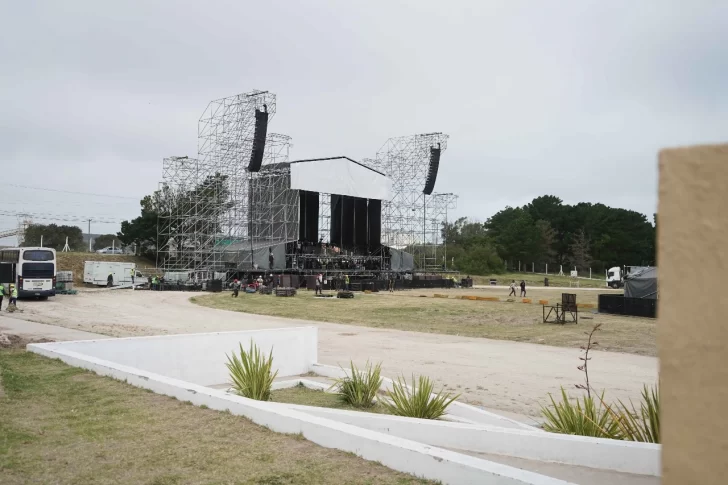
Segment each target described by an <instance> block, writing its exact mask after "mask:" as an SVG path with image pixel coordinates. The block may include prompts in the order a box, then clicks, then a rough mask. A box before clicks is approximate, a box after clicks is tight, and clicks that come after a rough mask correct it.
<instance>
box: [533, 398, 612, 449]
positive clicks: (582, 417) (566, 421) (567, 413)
mask: <svg viewBox="0 0 728 485" xmlns="http://www.w3.org/2000/svg"><path fill="white" fill-rule="evenodd" d="M603 398H604V392H602V394H601V396H599V397H598V400H595V399H594V398H592V397H591V396H583V397H581V398H580V399H576V400H575V401H574V402H572V401H571V400H570V399H569V396H567V395H566V391H565V390H564V388H563V387H562V388H561V399H562V400H561V402H556V400H554V397H553V396H552V395H551V394H549V399H551V406H548V407H544V406H541V412H542V414H543V416H544V417H545V418H546V421H545V422H544V425H543V429H544V430H546V431H550V432H552V433H562V434H573V435H579V436H592V437H595V438H610V439H621V433H620V428H619V426H618V425H617V423H616V422H615V421H614V420H613V419H612V417H613V413H612V412H611V411H610V409H609V406H607V405H606V404H604V400H603Z"/></svg>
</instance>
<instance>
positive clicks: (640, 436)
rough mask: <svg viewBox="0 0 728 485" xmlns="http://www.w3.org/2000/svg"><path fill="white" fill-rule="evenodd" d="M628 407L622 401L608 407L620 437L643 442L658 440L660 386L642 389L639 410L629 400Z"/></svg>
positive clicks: (655, 441) (656, 441)
mask: <svg viewBox="0 0 728 485" xmlns="http://www.w3.org/2000/svg"><path fill="white" fill-rule="evenodd" d="M629 404H630V406H629V407H628V406H627V405H625V404H624V403H623V402H622V401H619V404H618V405H616V406H614V408H610V414H611V417H612V420H613V421H614V423H615V424H616V425H617V427H618V428H619V432H620V434H621V437H622V439H624V440H628V441H641V442H644V443H659V442H660V388H659V386H655V387H652V388H648V387H647V386H646V385H645V386H644V388H643V389H642V402H641V403H640V409H639V411H638V410H637V409H636V408H635V406H634V404H633V403H632V401H631V400H630V402H629Z"/></svg>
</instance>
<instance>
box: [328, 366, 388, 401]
mask: <svg viewBox="0 0 728 485" xmlns="http://www.w3.org/2000/svg"><path fill="white" fill-rule="evenodd" d="M349 364H350V367H351V369H350V373H349V376H347V377H342V378H341V379H337V380H336V382H334V385H333V386H332V387H333V388H336V393H337V394H338V395H339V398H340V399H341V400H342V401H344V402H345V403H347V404H350V405H352V406H354V407H357V408H370V407H372V406H374V405H375V404H376V401H375V400H374V398H375V397H376V396H377V391H379V388H380V387H382V363H381V362H380V363H379V364H377V365H375V366H372V365H371V364H370V363H369V361H367V364H366V367H365V368H364V369H363V370H359V369H357V367H356V366H355V365H354V362H353V361H350V362H349Z"/></svg>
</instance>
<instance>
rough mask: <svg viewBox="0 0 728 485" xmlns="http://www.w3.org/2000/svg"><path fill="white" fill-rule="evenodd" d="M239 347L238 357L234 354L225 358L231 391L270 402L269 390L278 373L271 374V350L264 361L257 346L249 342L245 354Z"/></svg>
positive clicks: (241, 347)
mask: <svg viewBox="0 0 728 485" xmlns="http://www.w3.org/2000/svg"><path fill="white" fill-rule="evenodd" d="M239 345H240V357H239V358H238V356H237V355H235V353H233V355H232V357H231V356H227V358H228V361H227V364H225V365H227V368H228V370H229V371H230V379H232V381H233V383H232V385H233V390H234V391H235V393H236V394H238V395H240V396H243V397H247V398H250V399H256V400H258V401H268V400H270V388H271V386H272V385H273V379H275V378H276V376H277V375H278V371H276V372H275V373H272V372H271V369H272V367H273V349H271V351H270V354H268V358H267V359H266V358H265V356H264V355H263V353H262V352H261V351H260V349H259V348H258V346H257V345H255V344H254V343H253V341H252V340H251V341H250V350H248V351H247V352H246V351H245V350H244V349H243V344H239Z"/></svg>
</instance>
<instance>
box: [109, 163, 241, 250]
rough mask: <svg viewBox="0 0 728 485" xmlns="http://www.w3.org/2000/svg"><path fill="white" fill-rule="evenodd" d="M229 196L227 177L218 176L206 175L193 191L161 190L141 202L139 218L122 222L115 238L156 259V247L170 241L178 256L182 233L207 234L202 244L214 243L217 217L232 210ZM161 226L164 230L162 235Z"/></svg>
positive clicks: (167, 188) (165, 244)
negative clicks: (173, 244) (206, 242)
mask: <svg viewBox="0 0 728 485" xmlns="http://www.w3.org/2000/svg"><path fill="white" fill-rule="evenodd" d="M229 195H230V191H229V188H228V185H227V176H226V175H221V174H219V173H217V174H215V175H210V176H208V177H207V178H205V180H203V181H202V182H201V183H200V184H199V185H197V187H195V188H194V189H192V190H182V191H174V190H172V189H170V188H169V187H164V188H163V189H161V190H157V191H155V192H154V194H152V195H147V196H146V197H144V198H143V199H142V200H141V202H140V205H141V208H142V211H141V215H140V216H139V217H137V218H135V219H132V220H131V221H124V222H122V223H121V231H120V232H119V233H118V234H117V235H118V237H119V240H121V242H122V243H124V244H125V245H131V244H134V245H136V246H137V248H138V249H139V252H140V253H142V254H145V255H146V256H149V257H156V255H157V251H159V248H164V247H167V245H168V244H169V243H170V241H172V240H174V242H175V244H176V246H177V250H178V254H180V253H181V252H182V248H183V247H184V244H185V240H184V235H185V234H192V233H195V234H198V235H203V236H204V235H206V236H207V237H206V238H201V240H202V241H214V238H215V235H216V234H219V233H220V231H221V223H220V219H221V218H220V215H221V214H222V213H223V212H224V211H226V210H228V209H229V208H230V207H232V202H230V200H229V199H230V197H229ZM160 224H161V226H160ZM160 227H163V228H164V230H163V231H162V232H160V231H159V228H160ZM196 244H200V241H197V242H196Z"/></svg>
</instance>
